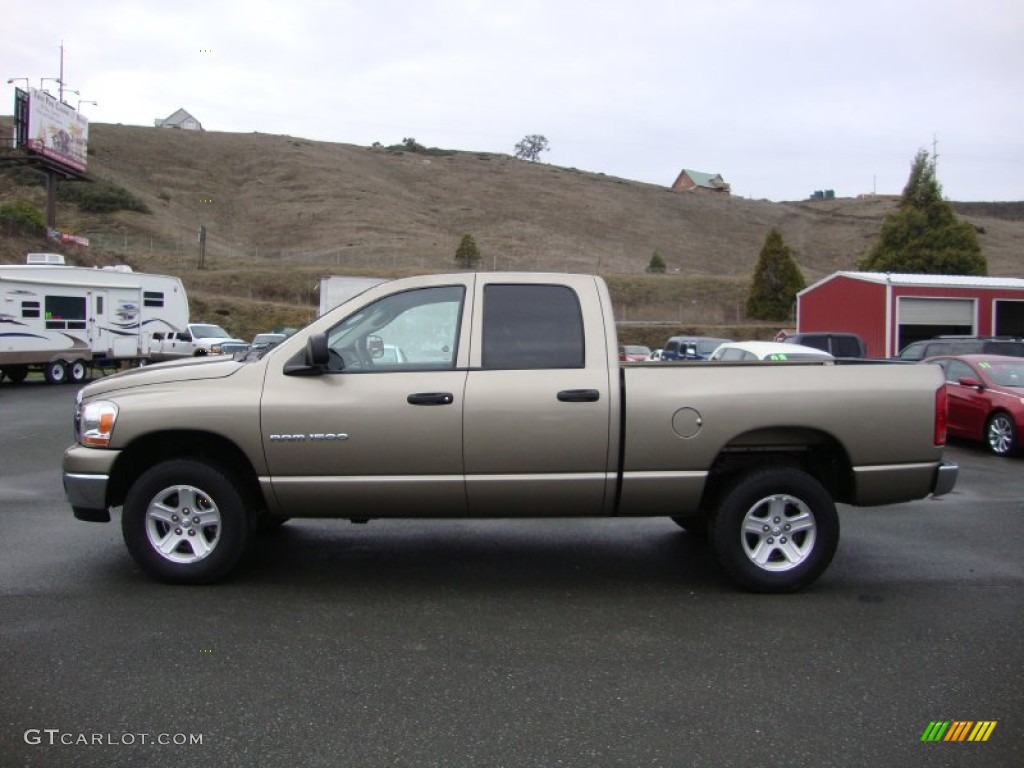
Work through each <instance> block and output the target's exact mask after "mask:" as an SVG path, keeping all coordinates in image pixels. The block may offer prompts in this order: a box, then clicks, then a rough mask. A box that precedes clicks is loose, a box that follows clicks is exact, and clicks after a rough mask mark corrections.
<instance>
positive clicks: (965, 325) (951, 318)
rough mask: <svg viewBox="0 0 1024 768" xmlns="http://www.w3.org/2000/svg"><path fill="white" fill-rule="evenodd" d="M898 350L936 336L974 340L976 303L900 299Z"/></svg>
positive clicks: (933, 299) (971, 301) (953, 300)
mask: <svg viewBox="0 0 1024 768" xmlns="http://www.w3.org/2000/svg"><path fill="white" fill-rule="evenodd" d="M897 302H898V306H897V308H896V327H897V338H898V340H899V341H898V343H897V347H898V348H899V349H903V347H905V346H907V344H909V343H910V342H912V341H921V340H923V339H931V338H934V337H936V336H974V335H975V334H976V330H975V329H976V328H977V326H978V308H977V302H976V301H975V299H940V298H923V297H919V296H900V297H899V298H898V299H897Z"/></svg>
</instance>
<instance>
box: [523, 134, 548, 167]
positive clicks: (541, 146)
mask: <svg viewBox="0 0 1024 768" xmlns="http://www.w3.org/2000/svg"><path fill="white" fill-rule="evenodd" d="M547 151H548V140H547V138H546V137H544V136H541V135H540V134H539V133H531V134H530V135H529V136H523V138H522V140H520V142H519V143H518V144H516V157H518V158H519V159H520V160H529V161H530V162H531V163H535V162H537V161H538V160H539V159H540V153H541V152H547Z"/></svg>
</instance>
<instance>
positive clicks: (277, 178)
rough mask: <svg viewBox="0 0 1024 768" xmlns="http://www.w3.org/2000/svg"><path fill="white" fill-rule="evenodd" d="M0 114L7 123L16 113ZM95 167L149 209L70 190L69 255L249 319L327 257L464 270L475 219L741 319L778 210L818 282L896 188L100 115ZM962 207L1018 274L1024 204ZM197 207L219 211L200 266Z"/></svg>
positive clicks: (676, 304) (281, 318) (512, 249)
mask: <svg viewBox="0 0 1024 768" xmlns="http://www.w3.org/2000/svg"><path fill="white" fill-rule="evenodd" d="M0 131H4V132H7V131H9V128H8V127H7V126H6V125H5V124H4V121H2V120H0ZM682 160H683V158H680V161H682ZM676 170H678V169H674V168H671V169H666V176H671V175H672V174H673V173H675V172H676ZM89 172H90V173H91V174H94V175H96V176H98V177H101V178H104V179H107V180H110V181H112V182H114V183H116V184H117V185H119V186H121V187H124V188H125V189H127V190H128V191H129V192H131V193H132V194H133V195H135V196H136V197H138V198H139V199H140V200H142V201H143V202H144V203H145V204H146V205H147V206H148V207H149V208H150V210H151V211H152V212H153V213H152V214H151V215H144V214H139V213H130V212H119V213H116V214H109V215H85V214H81V213H79V212H78V210H77V209H76V208H75V207H74V206H73V205H70V204H62V205H61V206H60V208H59V211H58V226H59V227H60V228H61V229H64V230H67V231H76V232H79V233H85V234H89V235H90V237H91V239H92V245H91V247H90V248H89V249H88V251H87V252H83V253H79V254H76V253H75V252H74V251H73V250H72V251H67V253H68V254H69V257H70V259H71V260H72V261H76V260H77V261H79V262H81V263H87V264H94V263H95V264H110V263H128V264H130V265H132V266H133V267H134V268H136V269H140V270H146V271H154V272H166V273H170V274H176V275H180V276H181V277H182V278H183V279H184V280H185V283H186V287H187V289H188V291H189V296H190V299H191V302H192V307H193V316H194V317H195V318H196V319H212V320H217V321H219V322H221V323H222V324H224V325H226V326H227V327H228V328H229V329H230V330H232V331H233V332H234V333H236V334H237V335H240V336H243V337H244V336H248V335H251V334H252V333H256V332H258V331H262V330H266V329H267V328H270V327H273V326H275V325H295V324H297V323H300V322H303V321H304V320H305V319H308V318H309V317H310V316H311V313H312V312H313V311H315V310H314V307H315V303H316V301H317V296H316V294H315V292H314V291H313V290H312V286H314V285H315V284H316V283H317V281H318V279H319V277H320V276H321V275H324V274H372V275H382V276H393V275H401V274H410V273H418V272H437V271H450V270H452V269H453V268H454V265H453V256H454V253H455V248H456V247H457V245H458V242H459V239H460V238H461V236H462V235H463V234H465V233H471V234H472V235H473V237H474V239H475V240H476V242H477V243H478V245H479V246H480V249H481V251H482V253H483V264H482V268H485V269H492V268H497V269H501V270H506V269H515V270H521V269H530V270H556V271H577V272H598V273H601V274H604V275H605V276H607V277H608V278H609V283H610V286H611V289H612V292H613V296H614V299H615V308H616V312H617V313H619V315H620V316H622V317H624V318H625V319H627V320H662V321H666V323H667V324H666V326H665V327H666V328H672V327H677V328H683V327H708V326H722V325H729V324H737V323H743V322H744V321H745V318H744V316H743V305H744V303H745V298H746V291H747V284H748V281H749V279H750V276H751V274H752V272H753V268H754V265H755V263H756V260H757V256H758V253H759V251H760V248H761V245H762V243H763V241H764V237H765V235H766V234H767V232H768V230H769V228H771V227H773V226H775V227H778V228H779V229H780V230H781V232H782V234H783V237H784V238H785V240H786V242H787V243H788V244H789V245H790V246H791V247H792V248H793V249H794V251H795V254H796V258H797V261H798V262H799V264H800V266H801V268H802V270H803V272H804V275H805V277H806V278H807V281H808V282H809V283H810V282H814V281H816V280H818V279H820V278H822V277H825V276H826V275H828V274H830V273H832V272H834V271H836V270H840V269H852V268H854V266H855V264H856V261H857V259H859V258H860V257H861V256H862V255H863V254H864V253H865V251H866V250H867V249H868V247H869V246H870V245H871V244H872V242H873V241H874V239H875V238H876V237H877V234H878V231H879V228H880V226H881V221H882V217H883V215H884V214H885V212H886V211H887V210H889V209H891V207H892V206H893V205H894V202H893V201H892V200H885V199H874V200H837V201H829V202H817V203H771V202H767V201H761V200H746V199H742V198H731V199H718V198H715V199H711V198H707V197H703V196H700V195H693V194H679V193H673V192H670V191H669V190H667V189H665V188H662V187H657V186H653V185H650V184H641V183H638V182H632V181H626V180H623V179H617V178H612V177H608V176H604V175H601V174H594V173H584V172H580V171H577V170H575V169H570V168H559V167H555V166H551V165H544V164H531V163H526V162H523V161H519V160H516V159H515V158H512V157H510V156H506V155H494V154H482V153H474V152H457V153H454V154H452V155H447V156H430V155H423V154H416V153H409V152H392V151H387V150H374V149H369V148H365V147H357V146H352V145H346V144H329V143H324V142H314V141H309V140H306V139H298V138H292V137H288V136H271V135H265V134H229V133H216V132H206V133H191V132H185V131H173V130H157V129H154V128H144V127H135V126H123V125H93V126H91V130H90V154H89ZM25 196H30V197H32V199H34V200H35V201H36V202H37V203H39V204H41V203H42V199H43V193H42V189H41V188H24V187H17V188H15V187H14V186H13V184H11V183H9V182H8V183H5V184H4V185H3V186H0V202H4V201H5V200H8V199H13V198H16V197H25ZM207 201H209V202H207ZM972 205H973V207H972ZM1014 205H1016V206H1017V207H1016V208H1015V207H1014ZM961 211H962V214H963V215H965V216H966V217H967V218H968V219H969V220H971V221H972V222H973V223H974V224H975V225H976V226H978V227H981V228H982V229H984V233H983V234H981V235H980V239H981V242H982V246H983V248H984V251H985V255H986V257H987V258H988V261H989V271H990V273H991V274H994V275H1018V274H1019V273H1020V271H1021V270H1020V266H1021V259H1020V256H1021V253H1020V251H1021V242H1022V241H1024V216H1021V215H1020V204H995V205H993V204H984V205H982V204H966V205H964V206H963V207H962V209H961ZM200 224H205V225H206V226H207V229H208V247H207V267H208V268H207V269H205V270H202V271H200V270H198V269H197V268H196V263H197V258H196V256H197V246H196V234H197V230H198V227H199V225H200ZM41 249H47V250H50V249H51V248H50V247H48V246H46V245H45V244H44V243H42V242H40V241H38V240H37V239H34V238H30V237H20V236H17V235H16V234H15V233H11V232H7V233H6V234H5V233H0V262H8V263H14V262H20V261H22V260H23V254H24V253H25V251H27V250H41ZM654 250H658V251H659V252H660V253H661V255H662V256H663V257H664V259H665V261H666V263H667V265H668V274H666V275H664V276H651V275H645V274H643V272H644V269H645V267H646V266H647V263H648V261H649V260H650V257H651V254H652V252H653V251H654ZM630 332H631V331H630ZM754 332H757V329H756V328H754V329H753V330H751V334H753V333H754Z"/></svg>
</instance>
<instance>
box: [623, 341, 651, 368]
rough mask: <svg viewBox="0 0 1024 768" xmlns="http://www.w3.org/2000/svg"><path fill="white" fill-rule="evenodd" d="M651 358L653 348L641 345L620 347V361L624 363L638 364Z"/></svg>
mask: <svg viewBox="0 0 1024 768" xmlns="http://www.w3.org/2000/svg"><path fill="white" fill-rule="evenodd" d="M650 356H651V348H650V347H643V346H640V345H639V344H624V345H623V346H621V347H619V360H620V361H621V362H623V363H638V362H641V361H642V360H647V359H648V358H649V357H650Z"/></svg>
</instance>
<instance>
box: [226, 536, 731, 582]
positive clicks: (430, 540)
mask: <svg viewBox="0 0 1024 768" xmlns="http://www.w3.org/2000/svg"><path fill="white" fill-rule="evenodd" d="M231 579H232V581H234V582H236V583H246V584H258V583H273V584H282V583H287V584H289V585H292V586H302V587H304V588H305V587H310V586H315V587H320V586H323V587H325V588H333V587H334V586H338V585H344V586H345V587H347V588H353V587H356V588H358V587H367V588H371V587H372V588H374V589H377V588H379V587H380V586H382V585H389V586H393V587H397V588H403V589H404V588H414V589H417V590H426V591H432V590H443V591H448V590H451V589H459V590H475V591H492V590H497V591H501V590H508V589H512V590H520V589H528V590H565V589H573V590H580V589H592V588H595V587H599V588H600V590H601V592H605V591H606V590H608V589H612V590H629V591H634V590H636V589H637V588H638V587H643V588H644V589H646V590H650V589H658V588H659V587H663V588H665V589H671V590H678V589H679V588H680V586H681V585H689V586H691V587H700V588H701V589H702V590H708V589H710V590H713V591H714V590H718V589H720V590H722V591H730V590H731V589H733V588H732V587H730V585H729V583H728V582H727V580H726V579H725V577H724V575H723V574H722V573H721V571H720V569H719V567H718V564H717V562H716V561H715V559H714V556H713V554H712V552H711V549H710V547H709V546H708V544H707V542H706V541H705V540H702V539H699V538H694V537H693V536H690V535H688V534H686V533H684V532H683V531H682V530H680V529H678V528H676V527H675V525H674V524H672V523H671V522H669V521H661V520H640V521H625V520H598V521H595V520H572V521H566V520H557V521H552V520H516V521H509V520H493V521H487V520H485V521H479V520H476V521H452V520H441V521H428V522H423V521H408V520H380V521H373V522H370V523H369V524H367V525H366V526H359V527H354V526H352V525H351V524H350V523H347V522H345V521H310V520H293V521H290V522H289V523H288V524H286V525H284V526H282V527H281V528H279V529H277V530H275V531H273V532H272V533H269V534H264V535H261V536H258V537H256V538H255V540H254V542H253V545H252V546H251V548H250V551H249V552H247V554H246V556H245V558H244V560H243V562H242V563H241V564H240V566H239V567H238V568H237V570H236V571H235V572H234V574H233V575H232V577H231Z"/></svg>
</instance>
